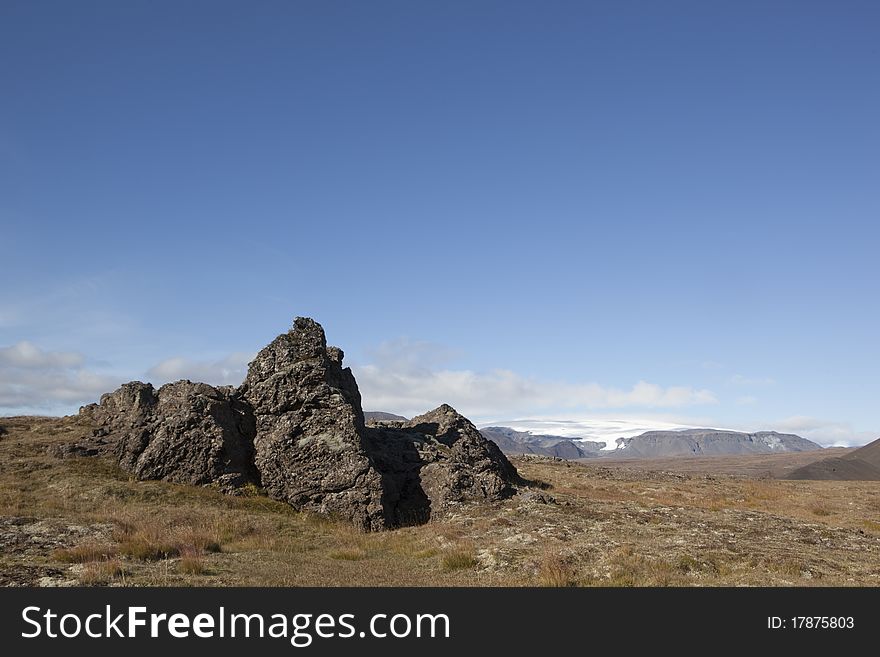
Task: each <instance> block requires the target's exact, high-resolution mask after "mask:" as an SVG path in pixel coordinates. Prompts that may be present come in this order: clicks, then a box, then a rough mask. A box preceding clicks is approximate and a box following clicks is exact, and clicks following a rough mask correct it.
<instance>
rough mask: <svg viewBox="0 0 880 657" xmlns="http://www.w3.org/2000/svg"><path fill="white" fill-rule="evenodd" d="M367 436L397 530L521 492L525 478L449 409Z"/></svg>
mask: <svg viewBox="0 0 880 657" xmlns="http://www.w3.org/2000/svg"><path fill="white" fill-rule="evenodd" d="M367 431H368V434H367V435H368V437H369V443H368V445H369V450H370V456H371V457H372V458H373V461H374V463H376V465H377V467H378V468H379V470H380V472H381V473H382V475H383V483H384V486H385V496H384V498H383V504H384V506H385V508H386V513H387V515H388V518H389V521H390V523H391V524H393V525H407V524H414V523H418V522H424V521H426V520H428V519H429V518H430V517H431V516H432V515H436V514H440V513H443V512H445V511H447V510H448V509H449V508H450V507H452V506H455V505H456V504H461V503H466V502H478V501H493V500H501V499H504V498H506V497H509V496H511V495H512V494H513V493H514V492H516V488H515V487H514V485H515V484H516V483H518V482H519V481H520V478H519V475H518V474H517V472H516V469H515V468H514V467H513V465H511V463H510V461H508V460H507V458H506V457H505V456H504V455H503V454H502V453H501V451H500V450H499V449H498V447H497V446H496V445H495V444H494V443H492V442H491V441H489V440H486V439H485V438H484V437H483V436H482V435H481V434H480V432H479V431H477V428H476V427H475V426H474V425H473V424H472V423H471V422H470V420H468V419H467V418H466V417H464V416H463V415H460V414H459V413H458V412H456V410H455V409H454V408H452V407H451V406H449V405H448V404H443V405H442V406H440V407H439V408H436V409H434V410H433V411H430V412H428V413H425V414H424V415H420V416H418V417H415V418H413V419H412V420H410V421H408V422H381V423H375V424H374V425H373V426H371V427H369V428H368V429H367Z"/></svg>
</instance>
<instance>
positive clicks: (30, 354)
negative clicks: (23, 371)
mask: <svg viewBox="0 0 880 657" xmlns="http://www.w3.org/2000/svg"><path fill="white" fill-rule="evenodd" d="M84 360H85V359H84V358H83V356H82V354H78V353H75V352H72V351H43V350H42V349H40V348H39V347H37V346H36V345H35V344H33V343H32V342H28V341H26V340H23V341H21V342H18V343H16V344H14V345H12V346H9V347H0V367H18V368H27V369H46V368H73V367H79V366H81V365H82V364H83V361H84Z"/></svg>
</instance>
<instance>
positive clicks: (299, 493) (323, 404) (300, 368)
mask: <svg viewBox="0 0 880 657" xmlns="http://www.w3.org/2000/svg"><path fill="white" fill-rule="evenodd" d="M342 357H343V353H342V350H341V349H338V348H336V347H330V348H328V347H327V343H326V340H325V337H324V329H322V328H321V326H320V325H319V324H318V323H317V322H315V321H314V320H311V319H306V318H302V317H297V318H296V320H295V321H294V325H293V328H292V329H291V330H290V331H289V332H287V333H283V334H282V335H279V336H278V337H277V338H275V340H273V341H272V343H271V344H269V345H268V346H267V347H265V348H264V349H263V350H262V351H260V353H259V354H257V357H256V358H255V359H254V361H253V362H252V363H251V364H250V366H249V367H248V374H247V378H246V379H245V382H244V384H243V385H242V386H241V388H240V393H241V395H242V396H243V397H244V398H245V399H246V400H247V401H248V403H249V404H250V405H251V406H252V407H253V410H254V416H255V418H256V422H257V437H256V440H255V441H254V447H255V463H256V466H257V469H258V470H259V472H260V476H261V480H262V484H263V487H264V488H265V489H266V492H267V493H269V495H270V496H272V497H274V498H276V499H279V500H283V501H285V502H288V503H290V504H291V505H293V506H295V507H297V508H307V509H312V510H314V511H317V512H320V513H332V514H337V515H341V516H344V517H347V518H349V519H351V520H352V521H353V522H354V523H355V524H357V525H360V526H362V527H364V528H365V529H381V528H382V527H384V526H385V512H384V509H383V506H382V477H381V475H380V474H379V472H378V471H377V470H376V468H375V466H374V465H373V464H372V463H371V462H370V459H369V457H368V456H367V454H366V448H365V446H364V439H363V434H364V415H363V412H362V410H361V396H360V393H359V392H358V388H357V384H356V383H355V380H354V376H352V373H351V370H350V369H348V368H344V369H343V367H342Z"/></svg>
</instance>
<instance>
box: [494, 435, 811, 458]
mask: <svg viewBox="0 0 880 657" xmlns="http://www.w3.org/2000/svg"><path fill="white" fill-rule="evenodd" d="M481 432H482V434H483V435H484V436H485V437H486V438H488V439H489V440H491V441H493V442H495V443H496V444H497V445H498V447H500V448H501V451H502V452H504V453H506V454H538V455H541V456H553V457H557V458H563V459H582V458H599V457H614V458H663V457H670V456H713V455H719V456H720V455H735V454H773V453H779V452H805V451H809V450H814V449H822V446H821V445H817V444H816V443H814V442H812V441H810V440H807V439H806V438H801V437H800V436H796V435H794V434H787V433H777V432H775V431H759V432H757V433H742V432H739V431H723V430H719V429H682V430H678V431H646V432H645V433H643V434H641V435H638V436H634V437H632V438H618V439H617V441H616V442H617V448H616V449H603V448H604V447H605V443H603V442H597V441H592V440H573V439H571V438H563V437H561V436H548V435H534V434H531V433H529V432H527V431H516V430H514V429H511V428H509V427H485V428H483V429H481Z"/></svg>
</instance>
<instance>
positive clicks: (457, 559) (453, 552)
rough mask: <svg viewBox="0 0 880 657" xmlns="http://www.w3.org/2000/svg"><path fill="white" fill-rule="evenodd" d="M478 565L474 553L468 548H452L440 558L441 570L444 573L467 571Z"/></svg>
mask: <svg viewBox="0 0 880 657" xmlns="http://www.w3.org/2000/svg"><path fill="white" fill-rule="evenodd" d="M476 565H477V559H476V557H475V556H474V551H473V550H472V549H468V548H452V549H449V550H447V551H446V552H444V553H443V554H442V555H441V556H440V568H441V569H442V570H443V571H444V572H450V571H453V570H467V569H470V568H473V567H474V566H476Z"/></svg>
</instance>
